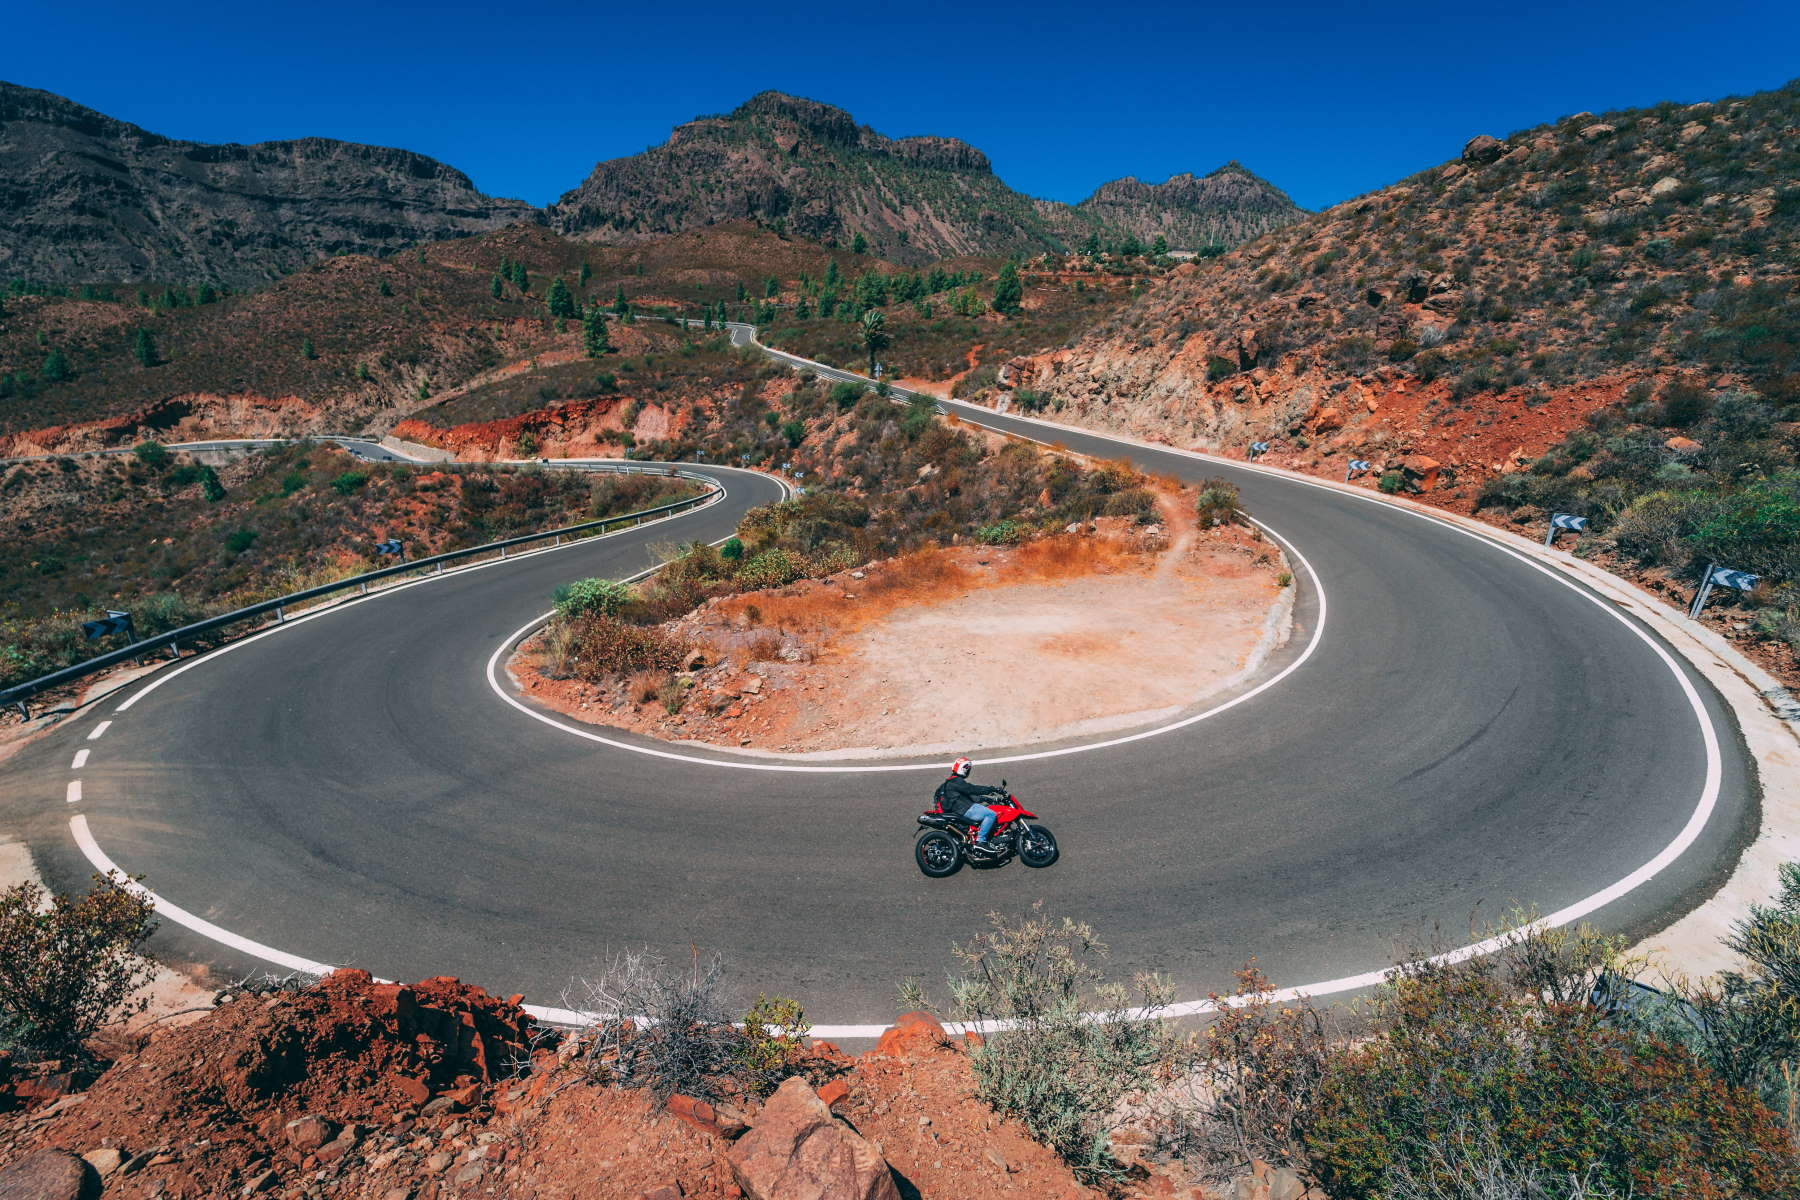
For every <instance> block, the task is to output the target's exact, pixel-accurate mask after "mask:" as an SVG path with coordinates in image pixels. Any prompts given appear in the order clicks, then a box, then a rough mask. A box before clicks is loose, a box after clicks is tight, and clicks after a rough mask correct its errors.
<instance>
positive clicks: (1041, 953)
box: [950, 905, 1181, 1182]
mask: <svg viewBox="0 0 1800 1200" xmlns="http://www.w3.org/2000/svg"><path fill="white" fill-rule="evenodd" d="M990 924H991V928H990V929H988V930H987V931H986V932H984V933H981V934H977V935H976V936H975V937H974V938H973V939H972V940H971V941H969V942H968V943H966V944H964V945H961V946H958V947H956V948H955V953H956V957H957V960H958V962H959V963H960V964H961V969H962V972H963V973H962V974H960V975H958V976H956V977H954V978H952V979H951V981H950V992H951V997H952V1004H951V1007H952V1008H953V1009H954V1011H955V1013H956V1015H957V1017H958V1018H959V1019H963V1020H968V1021H997V1022H1004V1023H1005V1027H1004V1028H1002V1029H997V1030H996V1031H995V1032H993V1033H991V1034H989V1035H988V1037H987V1039H986V1041H985V1042H984V1043H983V1044H982V1045H981V1046H980V1047H979V1048H977V1049H975V1050H974V1051H973V1052H972V1056H971V1057H972V1065H973V1067H974V1072H975V1088H976V1091H975V1094H976V1096H977V1097H978V1098H979V1099H981V1100H982V1101H984V1102H985V1103H987V1104H988V1105H989V1106H991V1107H992V1108H993V1109H994V1111H996V1112H998V1113H1001V1114H1002V1115H1005V1116H1010V1117H1016V1118H1017V1119H1018V1120H1020V1121H1023V1122H1024V1123H1025V1125H1026V1126H1027V1127H1028V1128H1030V1130H1031V1131H1032V1133H1033V1134H1034V1135H1035V1136H1036V1137H1037V1138H1038V1139H1039V1140H1041V1141H1042V1142H1044V1143H1045V1144H1046V1145H1048V1146H1050V1147H1051V1148H1052V1149H1054V1150H1056V1152H1057V1153H1058V1154H1061V1155H1062V1157H1063V1159H1064V1160H1065V1161H1066V1162H1068V1163H1069V1165H1070V1166H1072V1167H1074V1168H1075V1171H1076V1173H1077V1175H1078V1176H1081V1177H1083V1178H1085V1179H1088V1180H1090V1181H1094V1182H1101V1181H1106V1180H1117V1179H1120V1178H1122V1172H1121V1170H1120V1168H1119V1166H1118V1164H1117V1162H1116V1161H1115V1160H1114V1158H1113V1155H1112V1148H1111V1137H1112V1134H1113V1132H1114V1130H1115V1129H1117V1128H1118V1127H1119V1125H1120V1124H1121V1123H1122V1117H1121V1114H1120V1112H1119V1103H1120V1101H1121V1100H1123V1099H1124V1098H1125V1096H1126V1095H1127V1094H1128V1093H1131V1092H1137V1091H1145V1090H1148V1089H1149V1088H1150V1087H1152V1086H1153V1085H1154V1083H1155V1082H1156V1081H1157V1079H1158V1077H1159V1076H1160V1075H1163V1074H1165V1073H1166V1072H1167V1071H1168V1070H1170V1069H1171V1068H1172V1067H1173V1066H1174V1064H1175V1063H1176V1062H1177V1061H1178V1060H1179V1056H1180V1054H1181V1046H1180V1043H1179V1041H1178V1040H1177V1039H1176V1037H1175V1035H1174V1033H1173V1031H1172V1030H1171V1029H1170V1028H1169V1027H1168V1026H1167V1025H1166V1024H1165V1023H1164V1022H1162V1021H1161V1020H1159V1019H1158V1012H1159V1010H1160V1009H1161V1008H1162V1007H1164V1006H1165V1005H1166V1004H1167V1003H1168V1002H1169V990H1168V987H1167V985H1165V984H1164V983H1163V982H1162V981H1160V980H1158V979H1156V978H1155V977H1152V976H1140V977H1139V978H1138V979H1137V980H1136V981H1135V986H1134V987H1133V988H1127V987H1125V986H1122V985H1120V984H1116V983H1113V982H1111V981H1109V980H1108V979H1107V978H1106V976H1105V973H1104V971H1103V970H1102V969H1101V965H1100V964H1101V963H1102V962H1103V961H1104V959H1105V956H1106V947H1105V946H1104V945H1103V944H1102V943H1101V942H1100V941H1099V939H1098V938H1096V937H1095V935H1094V931H1093V930H1092V929H1090V928H1089V927H1088V926H1086V925H1083V924H1079V923H1078V922H1075V921H1071V920H1069V919H1068V918H1067V917H1063V918H1055V917H1051V916H1048V915H1046V914H1045V913H1044V911H1043V909H1042V906H1041V905H1038V906H1034V907H1033V909H1032V911H1031V912H1030V913H1029V914H1028V915H1025V916H1023V917H1020V918H1017V919H1011V920H1008V919H1003V918H1001V917H1000V916H999V915H998V914H995V915H994V916H993V917H992V918H991V921H990ZM1089 1013H1097V1014H1099V1015H1098V1016H1097V1017H1090V1016H1089V1015H1088V1014H1089Z"/></svg>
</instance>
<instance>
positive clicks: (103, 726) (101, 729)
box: [87, 721, 112, 742]
mask: <svg viewBox="0 0 1800 1200" xmlns="http://www.w3.org/2000/svg"><path fill="white" fill-rule="evenodd" d="M111 728H112V722H111V721H102V722H100V723H99V724H98V725H96V726H94V728H93V730H92V731H91V732H89V734H88V735H87V740H88V741H90V742H91V741H93V740H94V739H95V738H97V737H99V736H100V735H101V734H103V733H105V732H106V731H107V730H108V729H111Z"/></svg>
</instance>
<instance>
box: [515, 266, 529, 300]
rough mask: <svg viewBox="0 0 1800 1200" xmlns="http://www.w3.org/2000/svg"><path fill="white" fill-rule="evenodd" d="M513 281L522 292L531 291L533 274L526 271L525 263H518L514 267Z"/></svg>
mask: <svg viewBox="0 0 1800 1200" xmlns="http://www.w3.org/2000/svg"><path fill="white" fill-rule="evenodd" d="M512 281H513V283H514V284H515V285H516V286H517V287H518V289H519V290H520V291H521V292H527V293H528V292H530V291H531V273H530V272H529V271H527V270H526V269H525V264H524V263H522V262H516V263H514V264H513V265H512Z"/></svg>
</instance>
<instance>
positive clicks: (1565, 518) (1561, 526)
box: [1544, 513, 1588, 546]
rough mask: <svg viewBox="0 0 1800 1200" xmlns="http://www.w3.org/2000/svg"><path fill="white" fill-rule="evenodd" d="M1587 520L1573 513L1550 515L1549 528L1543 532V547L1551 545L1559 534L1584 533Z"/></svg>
mask: <svg viewBox="0 0 1800 1200" xmlns="http://www.w3.org/2000/svg"><path fill="white" fill-rule="evenodd" d="M1587 527H1588V519H1587V518H1586V517H1578V516H1576V515H1574V514H1573V513H1551V514H1550V528H1548V529H1546V530H1544V545H1546V546H1549V545H1553V544H1554V543H1555V542H1556V535H1557V534H1559V533H1586V532H1587Z"/></svg>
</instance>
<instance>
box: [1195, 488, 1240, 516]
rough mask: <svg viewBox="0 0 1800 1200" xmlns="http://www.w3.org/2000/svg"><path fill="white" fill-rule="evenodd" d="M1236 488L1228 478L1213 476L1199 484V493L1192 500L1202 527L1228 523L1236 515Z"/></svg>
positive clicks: (1237, 501)
mask: <svg viewBox="0 0 1800 1200" xmlns="http://www.w3.org/2000/svg"><path fill="white" fill-rule="evenodd" d="M1238 503H1239V496H1238V489H1237V485H1236V484H1235V483H1232V482H1231V481H1230V480H1229V479H1220V478H1219V477H1217V476H1214V477H1213V478H1211V479H1208V480H1207V481H1206V482H1204V483H1202V484H1201V485H1200V494H1199V496H1198V497H1196V498H1195V500H1194V511H1195V512H1196V513H1198V514H1199V517H1200V525H1201V527H1202V528H1210V527H1212V526H1214V525H1229V524H1231V523H1232V522H1233V521H1235V520H1237V516H1238Z"/></svg>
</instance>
